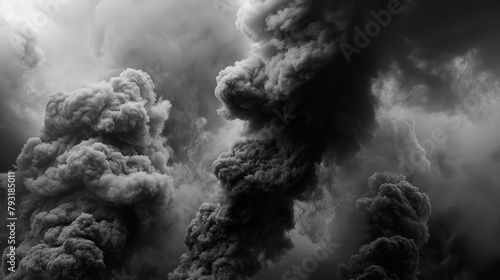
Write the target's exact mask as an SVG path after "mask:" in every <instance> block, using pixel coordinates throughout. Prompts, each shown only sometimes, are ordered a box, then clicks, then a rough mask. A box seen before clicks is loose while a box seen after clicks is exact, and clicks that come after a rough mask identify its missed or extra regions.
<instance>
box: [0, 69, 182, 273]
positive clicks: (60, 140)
mask: <svg viewBox="0 0 500 280" xmlns="http://www.w3.org/2000/svg"><path fill="white" fill-rule="evenodd" d="M153 89H154V84H153V82H152V80H151V78H150V77H149V76H148V75H147V74H146V73H145V72H142V71H140V70H133V69H127V70H125V71H123V72H122V73H121V74H120V76H119V77H115V78H112V79H110V81H109V82H101V83H98V84H88V85H86V86H84V87H83V88H81V89H79V90H77V91H74V92H57V93H56V94H54V95H52V96H51V98H50V100H49V103H48V104H47V107H46V119H45V127H44V128H43V130H42V132H41V133H40V136H39V137H35V138H31V139H29V140H28V142H27V143H26V145H25V146H24V148H23V151H22V153H21V154H20V155H19V157H18V160H17V165H18V167H17V170H16V175H17V176H18V180H19V181H20V182H22V185H18V187H17V189H18V191H17V192H18V195H21V194H23V193H25V194H26V196H24V198H23V200H22V204H21V206H20V216H21V217H20V223H21V225H23V227H22V229H23V230H22V231H20V232H21V233H22V236H20V239H19V241H20V242H21V244H20V245H19V247H18V248H17V253H18V255H17V256H18V259H19V263H18V264H19V265H18V269H17V271H16V272H15V273H12V274H9V272H8V271H7V268H6V265H5V260H6V251H5V252H4V257H3V259H4V262H3V267H2V268H3V269H2V270H3V273H4V275H5V276H6V279H40V278H37V277H42V278H43V279H102V278H103V277H105V276H106V275H109V274H110V272H111V270H112V269H113V267H115V268H117V269H118V268H119V264H120V263H124V262H125V261H127V259H126V258H124V257H123V255H122V254H123V253H124V252H125V251H126V250H130V248H131V247H132V244H131V242H133V240H134V239H136V238H138V236H140V235H141V232H142V233H143V232H147V230H148V228H150V227H151V225H152V224H154V223H156V222H158V221H159V220H160V219H161V217H163V218H165V217H167V216H168V205H169V204H170V201H171V199H172V194H173V189H172V188H173V186H172V184H173V180H172V178H171V175H170V174H169V169H170V167H168V166H167V162H168V156H169V153H168V149H167V148H165V146H164V144H165V141H166V139H165V138H164V137H163V136H161V133H162V131H163V128H164V123H165V121H166V120H167V118H168V112H169V108H170V106H171V105H170V103H169V102H168V101H166V100H161V99H157V98H156V94H155V92H154V91H153ZM163 211H165V212H163ZM134 227H136V228H135V229H134Z"/></svg>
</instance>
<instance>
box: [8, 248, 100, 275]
mask: <svg viewBox="0 0 500 280" xmlns="http://www.w3.org/2000/svg"><path fill="white" fill-rule="evenodd" d="M19 269H20V270H21V271H26V273H28V274H29V275H32V276H28V277H26V278H10V277H9V278H7V279H95V278H92V277H98V275H99V274H100V272H101V271H102V270H103V269H104V255H103V252H102V251H101V250H100V249H99V248H98V247H97V246H95V244H94V242H92V241H90V240H85V239H79V238H69V239H66V240H65V241H64V243H63V244H62V245H61V246H60V247H49V246H47V245H45V244H39V245H36V246H34V247H32V248H31V250H30V251H29V253H28V254H27V255H26V257H25V258H24V259H23V260H22V261H21V262H20V264H19Z"/></svg>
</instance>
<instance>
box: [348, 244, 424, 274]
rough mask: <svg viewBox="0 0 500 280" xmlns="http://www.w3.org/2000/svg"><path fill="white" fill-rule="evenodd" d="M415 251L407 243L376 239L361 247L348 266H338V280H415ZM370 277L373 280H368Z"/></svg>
mask: <svg viewBox="0 0 500 280" xmlns="http://www.w3.org/2000/svg"><path fill="white" fill-rule="evenodd" d="M417 273H418V248H417V246H416V245H415V243H414V242H413V240H411V239H407V238H404V237H402V236H399V235H396V236H393V237H390V238H388V237H380V238H378V239H376V240H375V241H373V242H372V243H370V244H368V245H363V246H361V248H360V249H359V253H358V254H357V255H354V256H352V257H351V258H350V260H349V265H344V264H342V265H340V266H339V276H340V279H346V280H347V279H357V280H360V279H394V280H399V279H408V280H411V279H417ZM369 277H374V278H369Z"/></svg>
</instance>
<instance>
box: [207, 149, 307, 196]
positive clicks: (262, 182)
mask: <svg viewBox="0 0 500 280" xmlns="http://www.w3.org/2000/svg"><path fill="white" fill-rule="evenodd" d="M298 148H300V147H298ZM308 161H310V159H309V158H307V157H305V156H304V153H303V152H302V151H298V150H296V151H293V154H287V151H284V150H280V149H279V147H278V145H277V144H276V142H275V141H271V142H269V141H267V142H266V141H259V140H247V141H245V142H240V143H237V144H235V145H234V146H233V148H232V152H230V153H223V154H221V156H219V158H218V159H217V160H216V161H215V162H214V173H215V175H216V176H217V178H218V179H219V180H220V181H221V183H222V186H223V188H224V189H225V190H226V191H228V192H230V193H231V194H232V195H236V194H242V193H255V192H257V193H258V192H281V193H285V192H290V190H288V189H287V188H291V187H292V186H294V185H296V184H297V182H298V181H299V180H300V179H301V178H302V177H303V176H304V174H305V173H306V171H307V168H309V169H310V163H309V162H308Z"/></svg>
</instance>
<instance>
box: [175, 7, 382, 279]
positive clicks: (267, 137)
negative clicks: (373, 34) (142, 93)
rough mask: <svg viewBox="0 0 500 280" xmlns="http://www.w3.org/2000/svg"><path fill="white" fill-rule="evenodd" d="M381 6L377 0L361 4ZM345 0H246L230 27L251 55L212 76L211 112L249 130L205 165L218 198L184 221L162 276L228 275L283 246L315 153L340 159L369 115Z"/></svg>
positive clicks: (352, 12) (246, 271)
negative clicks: (346, 46)
mask: <svg viewBox="0 0 500 280" xmlns="http://www.w3.org/2000/svg"><path fill="white" fill-rule="evenodd" d="M377 5H379V6H380V5H386V3H385V2H382V1H380V2H377V4H374V5H371V6H370V7H368V8H374V7H375V6H377ZM366 12H367V11H364V10H363V8H360V7H359V6H358V5H357V4H356V3H354V2H351V1H303V0H295V1H293V0H288V1H286V0H274V1H251V4H249V5H247V6H245V7H243V8H241V9H240V10H239V13H238V19H237V21H236V24H237V26H238V28H239V29H240V30H241V31H242V32H243V33H244V34H246V35H247V36H248V37H250V38H251V39H252V40H253V41H254V42H255V44H254V46H253V50H252V53H251V55H250V56H249V57H248V58H247V59H245V60H242V61H239V62H236V63H235V65H234V66H230V67H227V68H226V69H224V70H223V71H221V72H220V74H219V76H218V78H217V82H218V85H217V88H216V96H217V97H218V98H219V99H220V100H221V101H222V103H223V107H222V108H221V109H220V110H219V113H220V114H221V115H222V116H224V117H225V118H227V119H241V120H245V121H246V122H247V128H248V129H247V132H248V134H247V135H248V137H247V139H246V140H244V141H242V142H239V143H236V144H235V145H234V146H233V148H232V151H231V152H228V153H225V154H222V155H221V156H220V157H219V158H218V159H217V160H216V161H215V162H214V173H215V175H216V176H217V178H218V179H219V180H220V182H221V186H222V188H223V198H222V199H221V201H220V202H219V203H217V204H205V205H203V206H202V207H201V208H200V212H199V213H198V215H197V217H196V218H195V219H194V220H193V221H192V223H191V224H190V226H189V227H188V232H187V234H186V237H185V243H186V245H187V248H188V249H187V252H186V253H185V254H184V255H183V256H182V257H181V260H180V265H179V267H178V268H177V269H176V270H175V271H174V272H173V273H171V274H170V275H169V279H172V280H174V279H237V278H239V277H249V276H252V275H254V274H255V273H256V272H257V271H258V270H259V269H260V264H261V262H264V261H269V260H270V261H277V260H279V259H280V258H281V257H282V256H283V254H284V253H285V252H286V251H287V250H289V249H290V248H291V247H292V245H293V244H292V243H291V241H290V238H289V237H288V236H287V233H288V231H289V230H290V229H292V228H293V227H294V213H293V203H294V200H297V199H306V198H308V196H309V195H310V194H311V193H312V191H313V190H314V186H315V184H316V182H315V180H316V175H315V173H316V164H317V163H319V162H320V161H321V160H322V157H323V156H324V155H327V156H328V158H334V159H335V160H336V161H337V162H341V161H342V160H344V159H345V158H346V157H347V156H350V155H352V153H353V152H355V151H357V150H358V149H359V145H360V143H362V142H364V141H366V140H367V139H368V138H369V134H370V130H371V128H372V126H373V122H374V105H373V103H374V100H373V96H372V95H371V91H370V86H371V83H370V82H371V81H370V79H371V77H372V76H374V75H375V74H376V67H375V66H376V65H375V64H376V62H375V61H373V60H371V59H366V58H367V57H369V55H370V53H371V50H370V48H366V49H365V50H364V52H363V53H361V54H359V55H358V56H356V57H355V58H353V59H352V61H351V62H348V61H347V60H346V59H345V57H344V55H343V54H342V51H341V48H340V44H341V42H345V41H346V40H348V41H349V40H352V38H349V36H348V33H349V32H348V30H351V26H352V25H353V24H355V23H356V22H358V21H359V20H360V18H362V17H363V15H364V14H366Z"/></svg>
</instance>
